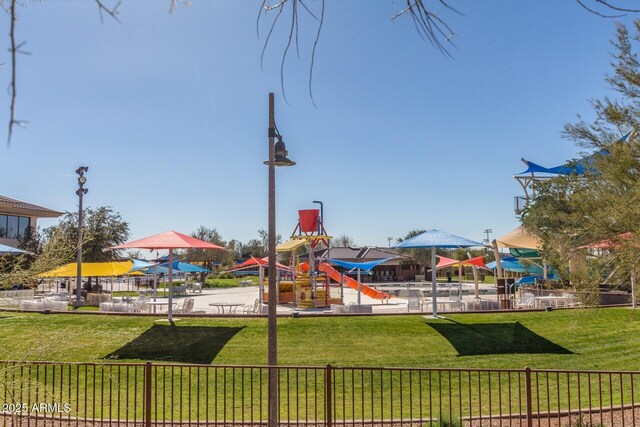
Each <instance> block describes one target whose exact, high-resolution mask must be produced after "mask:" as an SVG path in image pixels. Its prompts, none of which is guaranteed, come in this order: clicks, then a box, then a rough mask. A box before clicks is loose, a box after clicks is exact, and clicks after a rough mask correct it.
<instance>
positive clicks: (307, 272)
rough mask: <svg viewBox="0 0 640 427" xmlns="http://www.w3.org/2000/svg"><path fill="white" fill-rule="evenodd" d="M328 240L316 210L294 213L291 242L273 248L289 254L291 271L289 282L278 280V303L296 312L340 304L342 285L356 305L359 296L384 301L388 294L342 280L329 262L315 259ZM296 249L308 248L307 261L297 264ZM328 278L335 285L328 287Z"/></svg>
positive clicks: (347, 279) (343, 278)
mask: <svg viewBox="0 0 640 427" xmlns="http://www.w3.org/2000/svg"><path fill="white" fill-rule="evenodd" d="M331 239H332V237H331V236H329V235H328V234H327V232H326V229H325V228H324V222H323V218H322V215H321V214H320V210H319V209H305V210H299V211H298V224H297V225H296V227H295V229H294V230H293V232H292V234H291V240H289V241H288V242H285V243H283V244H281V245H279V246H278V248H277V250H278V252H291V258H290V260H291V270H292V274H291V277H290V280H280V282H279V287H278V288H279V291H278V301H279V303H284V302H292V303H293V304H294V305H295V306H296V308H299V309H314V308H324V307H329V306H331V305H336V304H337V305H342V304H343V286H345V285H346V286H348V287H350V288H352V289H355V290H357V291H358V303H359V302H360V293H363V294H365V295H367V296H369V297H371V298H375V299H381V300H386V299H388V298H389V295H388V294H386V293H384V292H380V291H377V290H375V289H373V288H371V287H369V286H366V285H363V284H362V283H361V282H360V281H358V280H354V279H352V278H350V277H346V276H345V275H344V274H342V273H340V272H339V271H337V270H336V269H334V268H333V267H332V266H331V265H330V264H329V263H328V261H329V259H321V258H318V259H316V258H315V250H316V249H318V248H319V245H324V246H325V247H326V248H328V249H330V247H331ZM300 246H307V247H309V260H308V262H303V263H299V262H298V259H297V255H296V249H298V248H299V247H300ZM328 252H330V250H329V251H328ZM281 278H282V276H281ZM332 279H333V280H334V281H335V282H337V284H332V283H331V280H332ZM332 290H333V292H332Z"/></svg>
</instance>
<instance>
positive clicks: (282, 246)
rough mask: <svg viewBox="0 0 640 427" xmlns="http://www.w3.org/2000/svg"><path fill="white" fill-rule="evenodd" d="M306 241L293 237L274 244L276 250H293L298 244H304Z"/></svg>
mask: <svg viewBox="0 0 640 427" xmlns="http://www.w3.org/2000/svg"><path fill="white" fill-rule="evenodd" d="M306 244H307V241H306V240H302V239H293V240H289V241H286V242H284V243H280V244H279V245H278V246H276V251H277V252H291V251H293V250H296V249H298V248H299V247H300V246H303V245H306Z"/></svg>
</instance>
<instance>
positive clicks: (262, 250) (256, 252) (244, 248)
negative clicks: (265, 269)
mask: <svg viewBox="0 0 640 427" xmlns="http://www.w3.org/2000/svg"><path fill="white" fill-rule="evenodd" d="M280 243H282V235H280V234H278V235H277V236H276V245H278V244H280ZM268 246H269V233H268V232H267V230H265V229H263V228H261V229H259V230H258V239H251V240H249V241H248V242H247V243H246V244H244V245H241V250H240V254H241V255H242V256H241V258H249V257H251V256H254V257H256V258H264V257H266V256H268V250H267V249H268Z"/></svg>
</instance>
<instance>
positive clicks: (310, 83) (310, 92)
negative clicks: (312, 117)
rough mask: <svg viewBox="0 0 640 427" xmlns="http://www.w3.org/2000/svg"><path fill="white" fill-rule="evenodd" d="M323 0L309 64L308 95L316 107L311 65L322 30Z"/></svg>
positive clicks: (313, 61)
mask: <svg viewBox="0 0 640 427" xmlns="http://www.w3.org/2000/svg"><path fill="white" fill-rule="evenodd" d="M301 1H302V0H301ZM324 1H325V0H322V6H321V8H320V21H319V23H318V32H317V33H316V39H315V40H314V42H313V49H312V50H311V64H310V65H309V97H311V103H312V104H313V106H314V107H316V108H318V106H317V105H316V101H315V99H314V98H313V88H312V83H313V67H314V65H315V63H316V48H317V47H318V40H320V32H321V31H322V24H323V23H324ZM305 8H306V6H305ZM309 13H311V12H309ZM312 16H313V15H312Z"/></svg>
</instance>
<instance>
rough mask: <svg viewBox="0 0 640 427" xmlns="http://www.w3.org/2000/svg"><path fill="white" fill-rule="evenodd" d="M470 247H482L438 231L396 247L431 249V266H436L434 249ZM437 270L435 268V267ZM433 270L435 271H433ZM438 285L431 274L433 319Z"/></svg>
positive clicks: (427, 232) (436, 312) (405, 241)
mask: <svg viewBox="0 0 640 427" xmlns="http://www.w3.org/2000/svg"><path fill="white" fill-rule="evenodd" d="M471 246H482V243H480V242H476V241H474V240H470V239H465V238H464V237H460V236H456V235H455V234H451V233H447V232H445V231H440V230H427V231H425V232H424V233H421V234H418V235H417V236H415V237H412V238H410V239H407V240H404V241H402V242H400V243H399V244H397V245H396V248H401V249H417V248H431V265H432V266H435V265H436V248H468V247H471ZM436 268H437V267H436ZM434 270H435V269H434ZM437 288H438V285H437V281H436V273H435V271H433V272H432V273H431V294H432V306H433V317H437V316H438V295H437V293H438V289H437Z"/></svg>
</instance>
